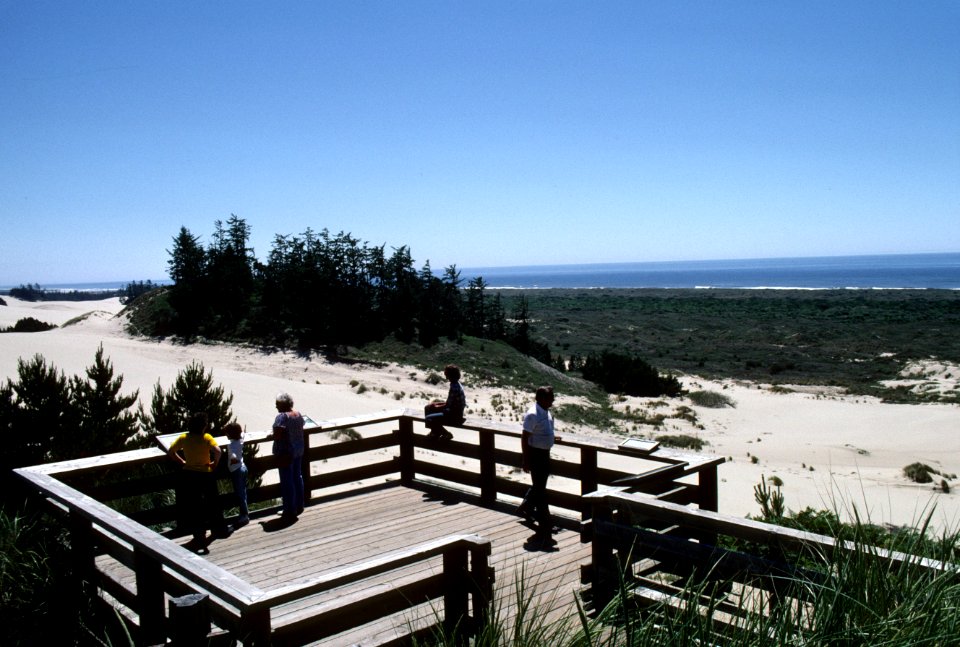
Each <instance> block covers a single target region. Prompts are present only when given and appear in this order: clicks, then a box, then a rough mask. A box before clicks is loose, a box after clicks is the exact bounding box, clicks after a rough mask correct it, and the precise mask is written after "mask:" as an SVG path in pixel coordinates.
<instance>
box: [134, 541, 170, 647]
mask: <svg viewBox="0 0 960 647" xmlns="http://www.w3.org/2000/svg"><path fill="white" fill-rule="evenodd" d="M133 567H134V573H135V576H136V582H137V601H136V604H137V609H136V611H137V614H138V615H139V616H140V633H139V639H138V640H137V644H140V645H156V644H158V643H159V644H162V643H165V642H166V641H167V636H166V631H165V630H164V621H165V620H166V615H165V613H164V604H163V603H164V594H163V581H162V578H163V566H162V565H161V564H160V562H158V561H156V560H155V559H153V558H152V557H151V556H150V555H148V554H147V553H146V552H144V551H143V550H142V549H141V548H140V547H139V546H134V548H133Z"/></svg>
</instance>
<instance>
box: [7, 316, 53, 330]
mask: <svg viewBox="0 0 960 647" xmlns="http://www.w3.org/2000/svg"><path fill="white" fill-rule="evenodd" d="M56 327H57V326H56V325H55V324H52V323H47V322H46V321H40V320H39V319H34V318H33V317H24V318H23V319H18V320H17V323H15V324H13V325H12V326H7V327H6V328H3V327H0V333H4V332H44V331H46V330H53V329H54V328H56Z"/></svg>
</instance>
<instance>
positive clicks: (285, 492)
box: [273, 393, 304, 523]
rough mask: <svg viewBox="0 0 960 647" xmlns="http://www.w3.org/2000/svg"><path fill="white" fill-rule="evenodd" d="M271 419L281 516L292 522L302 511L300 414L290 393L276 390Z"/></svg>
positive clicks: (301, 426)
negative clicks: (274, 407) (274, 413)
mask: <svg viewBox="0 0 960 647" xmlns="http://www.w3.org/2000/svg"><path fill="white" fill-rule="evenodd" d="M277 412H278V413H277V417H276V418H274V420H273V455H274V456H277V457H278V459H279V460H278V463H277V471H278V472H279V474H280V498H281V500H282V502H283V512H282V516H283V519H284V520H286V521H289V522H291V523H292V522H294V521H296V520H297V517H298V516H300V514H301V513H302V512H303V505H304V501H303V499H304V487H303V465H302V463H303V416H302V415H300V412H299V411H296V410H294V408H293V398H291V397H290V394H289V393H279V394H277Z"/></svg>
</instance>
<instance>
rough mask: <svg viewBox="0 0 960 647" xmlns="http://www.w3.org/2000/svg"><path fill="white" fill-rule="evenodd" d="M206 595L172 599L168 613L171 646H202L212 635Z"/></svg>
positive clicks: (198, 594)
mask: <svg viewBox="0 0 960 647" xmlns="http://www.w3.org/2000/svg"><path fill="white" fill-rule="evenodd" d="M209 597H210V596H208V595H207V594H206V593H189V594H187V595H182V596H180V597H178V598H170V601H169V603H168V604H167V612H168V614H169V616H170V630H171V634H172V635H171V644H173V645H183V646H184V647H186V646H187V645H202V644H203V643H205V642H206V641H207V635H208V634H209V633H210V610H209V609H208V608H207V599H208V598H209Z"/></svg>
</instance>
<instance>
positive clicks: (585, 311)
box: [500, 289, 960, 402]
mask: <svg viewBox="0 0 960 647" xmlns="http://www.w3.org/2000/svg"><path fill="white" fill-rule="evenodd" d="M500 294H501V295H502V302H503V304H504V307H505V308H507V309H510V308H511V307H512V305H513V300H514V299H517V298H520V297H521V296H522V297H523V298H525V299H526V301H527V307H528V310H529V313H530V318H531V320H532V321H534V322H536V324H535V326H534V327H533V330H532V331H531V335H532V336H533V337H534V338H535V339H536V340H538V341H540V342H543V343H545V344H547V345H548V346H549V348H550V351H551V353H552V355H553V356H554V358H555V360H554V363H555V364H556V363H557V361H556V358H557V356H560V360H562V361H564V362H568V363H570V364H573V365H576V364H578V363H580V362H582V361H583V359H582V358H584V357H587V356H589V355H590V354H591V353H592V354H599V353H601V352H603V351H604V350H607V349H609V348H611V340H615V341H616V345H617V350H618V352H622V353H625V354H632V355H636V356H638V357H643V358H645V359H646V361H649V362H650V363H651V364H654V365H655V366H657V368H658V369H659V370H661V371H665V372H667V373H671V372H672V373H674V374H693V375H700V376H703V377H707V378H715V379H727V378H736V379H745V380H752V381H757V382H772V383H774V384H817V385H830V386H839V387H843V388H845V389H847V390H849V391H850V392H852V393H857V394H866V395H875V396H878V397H881V398H884V399H887V400H890V401H903V402H919V401H933V400H941V401H953V402H957V401H960V394H957V393H954V394H939V393H926V394H918V393H916V392H914V391H912V390H911V389H910V388H909V387H900V388H892V387H885V386H883V385H881V384H880V382H881V381H882V380H894V379H896V378H897V377H898V375H899V373H900V371H901V370H903V369H904V368H905V367H906V366H907V365H908V364H909V363H910V361H911V360H927V359H930V358H931V357H936V358H938V359H940V360H942V361H949V362H954V363H960V334H957V332H958V330H960V292H957V291H955V290H881V291H850V290H817V291H808V290H661V289H620V290H572V289H553V290H532V291H531V290H524V291H521V290H501V291H500ZM864 331H869V334H865V333H864Z"/></svg>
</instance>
